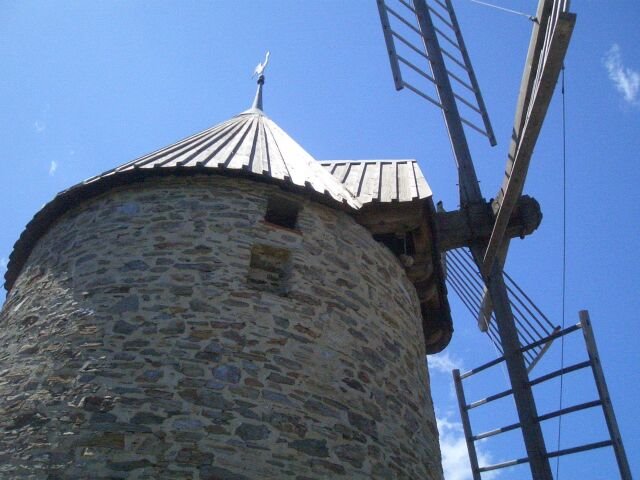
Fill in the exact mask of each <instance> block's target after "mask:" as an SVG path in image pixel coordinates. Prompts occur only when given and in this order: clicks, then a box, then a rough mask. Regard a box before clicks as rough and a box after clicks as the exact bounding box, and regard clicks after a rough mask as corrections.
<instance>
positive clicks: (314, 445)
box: [289, 439, 329, 457]
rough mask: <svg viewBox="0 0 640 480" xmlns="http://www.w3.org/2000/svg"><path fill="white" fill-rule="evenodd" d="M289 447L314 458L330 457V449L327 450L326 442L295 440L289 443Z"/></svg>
mask: <svg viewBox="0 0 640 480" xmlns="http://www.w3.org/2000/svg"><path fill="white" fill-rule="evenodd" d="M289 446H290V447H291V448H293V449H295V450H298V451H299V452H302V453H306V454H307V455H311V456H313V457H328V456H329V449H328V448H327V441H326V440H315V439H305V440H294V441H292V442H289Z"/></svg>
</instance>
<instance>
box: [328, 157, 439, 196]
mask: <svg viewBox="0 0 640 480" xmlns="http://www.w3.org/2000/svg"><path fill="white" fill-rule="evenodd" d="M321 164H322V166H323V167H324V168H325V169H326V170H327V171H329V172H330V173H331V174H332V175H333V176H334V177H335V178H336V179H337V180H338V181H339V182H341V183H342V184H343V185H344V186H345V187H346V189H347V190H349V192H351V193H352V194H353V195H354V196H355V197H356V198H357V199H358V200H359V201H360V202H361V203H362V204H363V205H364V204H366V203H370V202H380V203H393V202H411V201H412V200H416V199H423V198H428V197H431V196H432V192H431V188H429V185H428V184H427V181H426V180H425V178H424V175H423V174H422V172H421V171H420V167H419V166H418V162H416V161H415V160H331V161H322V162H321Z"/></svg>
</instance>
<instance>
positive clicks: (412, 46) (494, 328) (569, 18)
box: [377, 0, 631, 480]
mask: <svg viewBox="0 0 640 480" xmlns="http://www.w3.org/2000/svg"><path fill="white" fill-rule="evenodd" d="M377 5H378V10H379V14H380V20H381V23H382V28H383V33H384V37H385V43H386V47H387V51H388V54H389V60H390V64H391V70H392V74H393V79H394V83H395V87H396V89H397V90H401V89H404V88H406V89H408V90H410V91H412V92H414V93H415V94H417V95H418V96H420V97H421V98H423V99H425V100H427V101H428V102H430V103H432V104H434V105H436V106H437V107H439V108H440V109H441V110H442V113H443V116H444V121H445V125H446V128H447V131H448V134H449V138H450V141H451V146H452V150H453V154H454V158H455V162H456V166H457V172H458V186H459V199H460V210H458V211H456V212H444V211H443V210H441V211H440V213H439V219H440V221H439V222H438V223H439V227H440V233H441V239H442V241H443V242H444V243H445V244H441V245H440V248H441V250H442V251H447V250H450V249H454V248H459V247H466V249H467V250H466V251H467V252H468V258H466V259H465V258H464V256H462V257H461V256H460V254H457V255H458V257H453V258H452V260H453V261H452V267H453V266H454V263H455V264H457V265H458V267H459V270H458V273H459V272H460V269H466V271H467V272H469V271H470V270H472V269H474V268H475V269H477V270H476V272H477V276H478V278H479V279H480V280H479V281H480V282H481V285H482V290H483V291H482V293H481V295H482V299H481V301H480V302H479V305H478V308H477V309H476V310H477V311H476V312H475V313H476V314H477V315H478V323H479V326H480V328H481V330H483V331H487V332H488V333H490V335H492V338H493V340H494V342H495V343H496V344H497V345H498V347H499V350H500V352H501V353H502V357H501V358H500V360H501V361H502V360H504V362H505V364H506V367H507V371H508V376H509V380H510V383H511V387H512V388H511V389H510V390H508V391H507V392H503V393H501V394H499V395H496V396H495V397H496V398H498V396H505V395H506V394H510V395H513V397H514V401H515V404H516V409H517V413H518V420H519V422H518V423H517V424H514V425H511V426H509V427H508V429H514V428H520V429H521V431H522V435H523V439H524V444H525V448H526V452H527V457H526V458H523V459H518V460H515V461H513V462H512V464H517V463H525V462H526V463H528V464H529V466H530V469H531V473H532V476H533V478H535V479H542V480H546V479H549V480H550V479H552V478H553V476H552V473H551V468H550V465H549V458H550V457H551V456H559V455H561V454H565V453H574V452H560V451H559V452H553V453H551V454H550V453H548V452H547V449H546V446H545V441H544V437H543V434H542V429H541V426H540V422H541V419H542V417H540V416H539V415H538V412H537V410H536V403H535V399H534V396H533V393H532V389H531V387H532V382H531V381H530V380H529V376H528V374H529V371H530V370H531V369H532V368H533V366H534V365H535V363H536V362H537V360H538V359H539V358H540V356H541V355H542V354H543V353H544V351H545V349H546V348H548V346H549V345H550V342H551V341H552V340H553V339H554V338H557V337H558V336H560V335H564V334H565V332H560V331H559V328H556V329H552V331H548V330H546V329H545V328H543V329H542V333H540V332H536V331H534V332H533V333H531V332H529V337H530V338H528V341H527V342H526V343H527V344H528V345H526V344H524V345H523V342H522V338H523V334H522V332H519V328H518V327H519V322H518V315H514V309H517V308H518V307H517V306H515V305H514V304H513V301H511V300H510V294H509V292H513V291H514V290H515V289H517V288H518V287H517V285H515V284H514V283H513V282H512V281H511V279H510V278H509V277H506V276H505V275H506V274H505V273H504V272H503V266H504V264H505V260H506V257H507V252H508V249H509V242H510V239H511V238H513V237H515V236H524V235H527V234H529V233H531V232H533V230H535V229H536V228H537V226H538V224H539V223H540V220H541V214H540V208H539V205H538V203H537V202H536V201H535V200H533V199H531V198H530V197H526V196H523V195H522V192H523V187H524V183H525V179H526V177H527V171H528V168H529V164H530V161H531V157H532V154H533V150H534V147H535V144H536V141H537V138H538V135H539V133H540V130H541V127H542V124H543V121H544V117H545V115H546V112H547V109H548V107H549V104H550V101H551V98H552V96H553V91H554V89H555V85H556V83H557V80H558V77H559V74H560V71H561V69H562V65H563V61H564V57H565V54H566V52H567V49H568V46H569V41H570V38H571V34H572V31H573V27H574V25H575V21H576V15H575V14H573V13H570V12H569V1H568V0H540V1H539V4H538V8H537V12H536V15H535V17H534V18H532V20H533V22H534V26H533V32H532V35H531V40H530V44H529V50H528V53H527V59H526V64H525V69H524V73H523V77H522V81H521V86H520V93H519V98H518V101H517V106H516V113H515V120H514V126H513V132H512V136H511V139H510V144H509V150H508V156H507V165H506V168H505V174H504V179H503V181H502V185H501V187H500V188H499V190H498V192H497V194H496V195H495V198H494V199H492V200H491V201H486V200H485V198H484V197H483V195H482V192H481V190H480V186H479V184H478V178H477V176H476V171H475V168H474V164H473V161H472V158H471V153H470V150H469V146H468V143H467V139H466V136H465V127H467V128H470V129H472V130H474V131H477V132H479V133H480V134H482V135H484V136H486V137H487V138H488V140H489V143H490V144H491V145H492V146H493V145H496V140H495V136H494V133H493V130H492V127H491V123H490V121H489V117H488V114H487V110H486V108H485V105H484V101H483V98H482V95H481V92H480V88H479V86H478V81H477V79H476V76H475V73H474V71H473V68H472V65H471V61H470V59H469V55H468V53H467V49H466V46H465V44H464V40H463V38H462V34H461V32H460V28H459V25H458V21H457V18H456V15H455V12H454V9H453V5H452V3H451V0H428V1H427V0H411V1H410V0H377ZM425 60H426V63H428V64H429V67H430V68H429V71H426V69H424V68H422V67H421V65H424V63H425ZM423 85H427V88H425V87H424V86H423ZM434 90H435V93H434ZM463 112H464V114H463ZM471 276H473V275H471ZM458 281H459V282H464V279H460V278H459V279H458ZM453 286H454V289H455V290H456V291H457V292H458V293H459V294H460V293H462V297H463V298H462V300H463V302H464V303H465V304H466V305H467V306H468V307H469V306H470V305H469V301H468V300H469V299H466V300H467V301H465V298H464V287H463V286H461V285H460V283H458V284H457V286H458V287H460V289H456V283H455V282H454V284H453ZM524 297H525V298H526V295H524ZM525 308H526V309H527V310H529V307H528V306H527V307H525ZM532 308H534V307H532ZM471 310H474V309H473V308H471ZM492 319H495V321H492ZM584 323H585V325H586V326H585V328H588V325H587V324H588V323H589V322H588V317H585V322H584ZM586 337H587V333H586V332H585V339H586ZM525 340H527V339H526V338H525ZM587 344H588V345H587V348H588V349H589V350H590V351H591V350H593V349H595V344H594V345H593V348H592V349H590V348H589V342H588V341H587ZM536 349H537V350H536ZM527 355H528V356H527ZM596 357H597V355H596ZM495 363H497V362H493V364H495ZM485 367H486V366H483V367H480V368H485ZM480 368H479V369H480ZM592 368H593V369H594V376H595V377H596V383H598V379H597V377H598V374H597V373H596V369H595V367H593V365H592ZM479 369H476V370H479ZM560 374H562V372H560ZM600 375H601V372H600ZM601 376H602V375H601ZM458 377H459V374H458ZM601 383H602V384H604V378H603V377H602V379H601ZM456 386H457V388H458V393H459V401H460V402H461V411H463V410H464V408H463V406H464V407H465V408H466V403H465V402H464V394H463V392H462V395H461V386H460V381H459V378H458V381H457V382H456ZM599 390H600V389H599ZM604 392H605V394H604V396H605V397H606V398H607V400H608V395H607V394H606V386H605V387H604ZM602 397H603V394H602V392H601V401H602V402H603V405H604V403H607V401H605V400H603V399H602ZM460 398H462V400H460ZM609 404H610V402H609ZM603 409H605V407H604V406H603ZM560 414H562V413H560ZM605 417H607V424H608V426H609V432H610V435H611V438H612V440H611V442H610V443H609V445H613V447H614V450H615V451H616V458H617V460H618V464H619V467H620V472H621V475H622V478H631V476H630V473H629V467H628V464H627V463H626V457H625V456H624V449H623V448H622V444H621V440H620V438H619V437H620V435H619V432H618V430H617V425H615V417H614V416H613V411H612V409H611V411H610V412H609V413H607V411H606V409H605ZM609 417H611V418H613V422H611V421H610V419H609ZM463 426H464V428H465V436H466V438H467V445H468V447H469V456H470V460H471V466H472V470H473V475H474V478H476V479H479V478H480V473H481V472H482V471H487V470H489V469H490V468H485V469H481V468H479V466H478V461H477V458H476V456H475V450H474V447H473V441H474V440H476V439H477V438H478V437H477V436H476V437H473V435H472V434H471V431H470V425H469V421H468V417H466V418H465V417H464V415H463ZM501 431H506V430H505V429H502V430H501ZM601 443H602V442H601ZM599 446H602V445H599ZM588 447H589V448H597V446H595V444H592V445H589V446H588ZM586 449H588V448H586V447H585V448H582V450H586ZM573 450H575V451H582V450H579V449H573ZM503 466H507V465H499V466H497V467H496V468H500V467H503ZM492 468H493V467H492Z"/></svg>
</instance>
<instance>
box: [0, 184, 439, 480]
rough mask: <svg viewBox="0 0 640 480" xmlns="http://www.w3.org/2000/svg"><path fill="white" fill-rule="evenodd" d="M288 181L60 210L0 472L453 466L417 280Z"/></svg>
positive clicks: (299, 471) (1, 448) (32, 295)
mask: <svg viewBox="0 0 640 480" xmlns="http://www.w3.org/2000/svg"><path fill="white" fill-rule="evenodd" d="M279 192H280V190H279V189H278V188H277V187H275V186H271V185H266V184H260V183H255V182H251V181H249V180H241V179H233V178H226V177H216V176H214V177H207V176H202V177H189V178H186V177H183V178H163V179H150V180H147V181H145V182H144V183H142V184H136V185H131V186H128V187H122V188H119V189H116V190H113V191H111V192H109V193H107V194H105V195H102V196H101V197H98V198H96V199H93V200H91V201H88V202H86V203H84V204H82V205H80V206H77V207H76V208H75V209H73V210H72V211H70V212H68V213H67V214H65V215H64V216H63V217H62V218H61V219H60V220H59V221H58V222H57V223H55V224H54V226H53V227H52V228H51V229H50V230H49V232H48V233H47V234H46V235H45V236H44V237H43V238H41V239H40V241H39V242H38V244H37V245H36V247H35V249H34V250H33V252H32V254H31V256H30V258H29V260H28V262H27V264H26V265H25V268H24V269H23V271H22V273H21V275H20V277H19V278H18V280H17V282H16V283H15V285H14V287H13V288H12V290H11V292H9V295H8V297H7V301H6V303H5V305H4V307H3V310H2V313H1V317H0V478H34V479H40V478H42V479H44V478H47V479H57V478H65V479H74V478H91V479H98V478H115V479H118V478H149V479H172V478H174V479H228V480H242V479H257V478H260V479H285V478H291V479H297V480H305V479H313V478H345V479H368V478H381V479H382V478H384V479H387V478H410V479H427V480H431V479H433V480H435V479H441V478H442V469H441V465H440V453H439V447H438V433H437V430H436V425H435V417H434V412H433V406H432V404H431V399H430V394H429V387H428V377H427V371H426V365H425V360H424V347H423V344H422V338H423V336H422V332H421V330H420V329H421V326H420V312H419V309H418V302H417V299H416V294H415V291H414V289H413V287H412V285H411V283H410V282H409V281H408V279H407V278H406V277H405V275H404V272H403V270H402V268H401V266H400V265H399V263H398V262H397V260H396V259H395V257H394V256H393V255H392V254H391V253H390V252H389V251H388V250H387V249H386V248H385V247H383V246H382V245H380V244H378V243H377V242H375V241H374V240H373V239H372V238H371V235H370V234H369V233H368V232H367V231H366V230H364V229H363V228H362V227H360V226H359V225H357V224H356V223H355V222H354V221H353V219H352V218H351V217H350V216H349V215H347V214H346V213H343V212H338V211H335V210H333V209H331V208H328V207H324V206H321V205H318V204H316V203H312V202H309V201H307V200H305V199H303V198H302V197H298V196H296V195H292V194H284V193H279ZM273 194H279V195H284V196H285V197H286V198H289V199H292V200H295V201H298V202H300V204H301V206H302V209H301V211H300V213H299V220H298V232H295V231H292V230H289V229H285V228H282V227H277V226H273V225H271V224H268V223H265V222H264V220H263V218H264V214H265V208H266V204H267V198H268V197H269V196H270V195H273Z"/></svg>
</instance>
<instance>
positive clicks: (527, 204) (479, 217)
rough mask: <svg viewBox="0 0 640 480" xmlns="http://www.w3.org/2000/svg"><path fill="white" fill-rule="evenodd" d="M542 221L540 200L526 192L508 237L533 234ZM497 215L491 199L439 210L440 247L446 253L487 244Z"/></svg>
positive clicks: (508, 229) (438, 230)
mask: <svg viewBox="0 0 640 480" xmlns="http://www.w3.org/2000/svg"><path fill="white" fill-rule="evenodd" d="M541 221H542V211H541V210H540V204H539V203H538V201H537V200H536V199H535V198H533V197H530V196H528V195H522V196H521V197H520V199H519V200H518V203H517V205H516V207H515V209H514V212H513V214H512V216H511V218H510V220H509V224H508V226H507V230H506V233H505V237H506V238H515V237H520V238H523V237H524V236H526V235H530V234H531V233H533V232H534V231H535V230H536V229H537V228H538V226H539V225H540V222H541ZM493 223H494V215H493V211H492V209H491V202H487V203H481V204H473V205H469V206H468V207H466V208H462V209H460V210H455V211H451V212H445V211H438V213H436V228H437V238H438V248H439V249H440V251H442V252H445V251H447V250H452V249H454V248H460V247H469V246H473V245H479V244H486V242H487V241H488V239H489V237H490V236H491V230H492V228H493Z"/></svg>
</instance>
